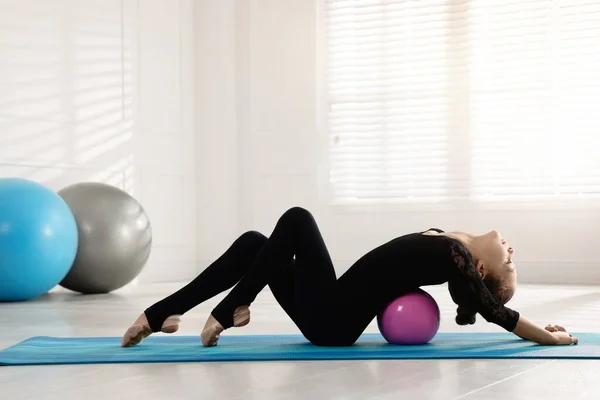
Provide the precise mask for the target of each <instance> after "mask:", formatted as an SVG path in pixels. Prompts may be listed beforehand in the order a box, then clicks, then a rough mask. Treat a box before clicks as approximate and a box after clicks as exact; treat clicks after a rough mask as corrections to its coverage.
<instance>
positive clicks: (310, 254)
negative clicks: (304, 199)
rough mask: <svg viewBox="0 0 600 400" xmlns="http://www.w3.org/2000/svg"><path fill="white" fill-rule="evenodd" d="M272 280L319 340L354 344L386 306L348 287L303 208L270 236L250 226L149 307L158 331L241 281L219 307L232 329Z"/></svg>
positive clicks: (281, 299)
mask: <svg viewBox="0 0 600 400" xmlns="http://www.w3.org/2000/svg"><path fill="white" fill-rule="evenodd" d="M234 285H235V287H234ZM266 285H269V287H270V288H271V291H272V293H273V295H274V297H275V299H276V300H277V302H278V303H279V304H280V305H281V307H282V308H283V309H284V310H285V312H286V313H287V314H288V315H289V316H290V318H291V319H292V320H293V321H294V323H295V324H296V325H297V326H298V328H299V329H300V331H301V332H302V334H303V335H304V336H305V337H306V338H307V339H308V340H309V341H311V342H312V343H314V344H316V345H322V346H346V345H351V344H352V343H354V342H355V341H356V340H357V339H358V337H359V336H360V335H361V334H362V332H363V331H364V329H365V328H366V327H367V325H368V324H369V323H370V322H371V321H372V319H373V318H374V317H375V316H376V313H377V311H378V309H377V308H376V307H365V303H362V302H359V301H357V299H359V298H360V297H356V296H348V295H346V294H345V293H342V291H341V290H340V285H339V284H338V281H337V278H336V274H335V270H334V268H333V263H332V261H331V258H330V256H329V252H328V251H327V247H326V246H325V243H324V241H323V237H322V236H321V233H320V231H319V229H318V227H317V224H316V222H315V220H314V218H313V216H312V215H311V214H310V212H308V211H307V210H305V209H303V208H299V207H296V208H292V209H290V210H288V211H287V212H285V213H284V214H283V215H282V216H281V218H280V219H279V221H278V222H277V225H276V226H275V229H274V230H273V233H272V235H271V236H270V237H269V238H267V237H265V236H264V235H262V234H261V233H258V232H254V231H251V232H246V233H244V234H243V235H242V236H240V237H239V238H238V239H237V240H236V241H235V242H234V243H233V244H232V245H231V247H230V248H229V249H228V250H227V251H226V252H225V253H224V254H223V255H222V256H221V257H219V258H218V259H217V260H216V261H215V262H214V263H212V264H211V265H210V266H209V267H208V268H206V269H205V270H204V271H203V272H202V273H201V274H200V275H199V276H198V277H196V278H195V279H194V280H193V281H192V282H190V283H189V284H187V285H186V286H185V287H183V288H182V289H180V290H179V291H177V292H176V293H174V294H172V295H170V296H168V297H167V298H165V299H163V300H161V301H159V302H158V303H156V304H154V305H152V306H151V307H149V308H148V309H147V310H146V311H145V313H146V316H147V318H148V321H149V323H150V328H151V329H152V331H153V332H157V331H160V328H161V325H162V323H163V321H164V320H165V319H166V318H167V317H168V316H170V315H174V314H178V315H182V314H184V313H186V312H187V311H189V310H191V309H192V308H193V307H195V306H196V305H198V304H200V303H202V302H204V301H205V300H207V299H209V298H211V297H213V296H215V295H217V294H219V293H221V292H223V291H225V290H227V289H230V288H231V287H233V289H232V290H231V292H229V294H228V295H227V296H226V297H225V298H224V299H223V300H222V301H221V302H220V303H219V304H218V305H217V306H216V307H215V309H214V310H213V312H212V314H213V316H214V317H215V318H216V319H217V321H219V322H220V323H221V324H222V325H223V327H224V328H229V327H231V326H232V325H233V312H234V310H235V309H236V308H237V307H239V306H242V305H250V304H251V303H252V302H253V301H254V299H255V298H256V296H257V295H258V293H259V292H260V291H261V290H262V289H263V288H264V287H265V286H266Z"/></svg>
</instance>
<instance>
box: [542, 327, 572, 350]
mask: <svg viewBox="0 0 600 400" xmlns="http://www.w3.org/2000/svg"><path fill="white" fill-rule="evenodd" d="M545 329H546V330H547V331H548V332H551V333H552V336H554V338H555V340H556V344H557V345H565V344H577V343H579V339H577V338H576V337H573V335H571V334H570V333H569V332H567V330H566V329H565V328H563V327H562V326H560V325H547V326H546V328H545Z"/></svg>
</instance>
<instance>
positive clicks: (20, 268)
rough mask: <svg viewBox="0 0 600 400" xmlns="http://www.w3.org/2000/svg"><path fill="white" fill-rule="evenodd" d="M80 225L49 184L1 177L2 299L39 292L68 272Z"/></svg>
mask: <svg viewBox="0 0 600 400" xmlns="http://www.w3.org/2000/svg"><path fill="white" fill-rule="evenodd" d="M77 244H78V237H77V224H76V223H75V217H74V216H73V213H72V212H71V210H70V208H69V206H68V205H67V203H65V201H64V200H63V199H62V198H61V197H60V196H59V195H58V194H57V193H55V192H53V191H52V190H50V189H48V188H47V187H45V186H43V185H41V184H39V183H36V182H33V181H30V180H27V179H20V178H0V301H24V300H29V299H32V298H35V297H38V296H41V295H43V294H45V293H46V292H48V291H49V290H50V289H52V288H53V287H54V286H56V285H57V284H58V283H59V282H60V281H61V280H62V279H63V278H64V277H65V276H66V275H67V273H68V272H69V270H70V268H71V266H72V265H73V261H74V260H75V255H76V254H77Z"/></svg>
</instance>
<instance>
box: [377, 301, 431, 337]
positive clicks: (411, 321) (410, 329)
mask: <svg viewBox="0 0 600 400" xmlns="http://www.w3.org/2000/svg"><path fill="white" fill-rule="evenodd" d="M377 326H378V327H379V331H380V332H381V334H382V335H383V337H384V338H385V340H387V341H388V342H389V343H391V344H403V345H416V344H425V343H428V342H429V341H430V340H431V339H433V337H434V336H435V335H436V333H437V331H438V329H439V327H440V309H439V307H438V305H437V303H436V302H435V300H434V299H433V297H431V296H430V295H429V293H427V292H425V291H424V290H421V289H418V290H416V291H413V292H409V293H406V294H404V295H402V296H400V297H398V298H397V299H396V300H394V301H392V302H391V303H390V304H388V305H387V306H386V307H385V309H384V310H383V311H381V312H380V313H379V314H378V315H377Z"/></svg>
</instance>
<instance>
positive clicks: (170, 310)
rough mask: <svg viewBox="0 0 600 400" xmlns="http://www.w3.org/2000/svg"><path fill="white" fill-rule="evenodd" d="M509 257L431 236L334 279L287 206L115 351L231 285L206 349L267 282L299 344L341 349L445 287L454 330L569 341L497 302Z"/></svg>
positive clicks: (506, 293) (302, 221)
mask: <svg viewBox="0 0 600 400" xmlns="http://www.w3.org/2000/svg"><path fill="white" fill-rule="evenodd" d="M513 254H514V250H513V248H512V247H510V246H509V245H508V243H507V242H506V240H504V239H503V238H502V237H501V236H500V234H499V233H498V232H496V231H491V232H489V233H487V234H485V235H481V236H475V235H472V234H468V233H462V232H452V233H445V232H443V231H441V230H439V229H430V230H428V231H425V232H419V233H412V234H408V235H404V236H401V237H398V238H395V239H393V240H391V241H389V242H387V243H385V244H383V245H381V246H379V247H377V248H375V249H374V250H372V251H370V252H368V253H367V254H365V255H364V256H363V257H361V258H360V259H359V260H358V261H357V262H356V263H355V264H354V265H353V266H352V267H351V268H350V269H349V270H348V271H347V272H346V273H344V274H343V275H342V276H341V277H340V278H339V279H338V278H336V275H335V271H334V268H333V264H332V261H331V258H330V256H329V253H328V251H327V248H326V246H325V243H324V241H323V238H322V236H321V233H320V232H319V229H318V227H317V224H316V222H315V220H314V218H313V216H312V215H311V213H310V212H308V211H307V210H305V209H303V208H300V207H295V208H292V209H290V210H288V211H286V212H285V213H284V214H283V215H282V216H281V218H280V219H279V221H278V222H277V224H276V226H275V229H274V230H273V233H272V234H271V236H270V237H269V238H267V237H265V236H264V235H262V234H260V233H258V232H247V233H245V234H243V235H242V236H241V237H240V238H238V239H237V240H236V241H235V242H234V243H233V245H232V246H231V247H230V248H229V249H228V250H227V251H226V252H225V253H224V254H223V255H222V256H221V257H219V258H218V259H217V260H216V261H215V262H214V263H213V264H211V265H210V266H209V267H208V268H207V269H206V270H204V271H203V272H202V273H201V274H200V275H199V276H198V277H197V278H196V279H194V280H193V281H192V282H190V283H189V284H187V285H186V286H185V287H183V288H181V289H180V290H179V291H177V292H175V293H173V294H172V295H170V296H168V297H166V298H165V299H163V300H161V301H159V302H158V303H156V304H154V305H152V306H151V307H149V308H148V309H147V310H145V311H144V313H142V314H141V315H140V317H139V318H138V319H137V320H136V321H135V322H134V323H133V325H132V326H131V327H129V329H128V330H127V332H126V333H125V335H124V336H123V338H122V343H121V345H122V346H124V347H128V346H134V345H136V344H138V343H140V342H141V341H142V340H143V339H144V338H145V337H147V336H148V335H150V334H151V333H153V332H159V331H162V332H165V333H173V332H176V331H177V330H178V328H179V317H180V316H181V315H183V314H185V313H186V312H187V311H189V310H191V309H192V308H193V307H195V306H196V305H198V304H200V303H202V302H203V301H206V300H207V299H210V298H211V297H213V296H215V295H217V294H219V293H221V292H223V291H225V290H228V289H230V288H232V287H233V289H232V290H231V291H230V292H229V293H228V294H227V296H226V297H225V298H224V299H223V300H222V301H221V302H220V303H219V304H218V305H217V306H216V307H215V308H214V310H213V311H212V313H211V315H210V316H209V318H208V320H207V321H206V324H205V326H204V329H203V331H202V334H201V338H202V343H203V345H204V346H214V345H216V344H217V341H218V340H219V337H220V334H221V332H223V331H224V330H225V329H228V328H231V327H241V326H244V325H246V324H248V323H249V322H250V310H249V307H250V305H251V304H252V302H253V301H254V299H255V298H256V296H257V295H258V293H259V292H260V291H261V290H262V289H263V288H264V287H265V286H266V285H269V287H270V288H271V291H272V293H273V295H274V297H275V299H276V300H277V302H278V303H279V304H280V305H281V307H282V308H283V309H284V310H285V312H286V313H287V314H288V315H289V316H290V318H291V319H292V320H293V321H294V323H295V324H296V325H297V326H298V328H299V329H300V331H301V332H302V334H303V335H304V336H305V337H306V339H308V340H309V341H310V342H312V343H313V344H315V345H318V346H349V345H352V344H353V343H354V342H355V341H356V340H357V339H358V338H359V336H360V335H361V334H362V333H363V331H364V330H365V328H366V327H367V325H368V324H369V323H370V322H371V321H372V320H373V319H374V318H375V317H376V316H377V314H378V313H379V312H380V311H381V310H382V309H383V308H384V307H385V306H386V305H387V304H388V303H389V302H390V301H392V300H394V299H395V298H397V297H399V296H400V295H402V294H404V293H406V292H409V291H413V290H415V289H417V288H419V287H421V286H427V285H436V284H443V283H445V282H448V285H449V290H450V294H451V296H452V299H453V300H454V302H455V303H457V304H458V310H457V316H456V322H457V323H458V324H461V325H466V324H474V323H475V314H476V313H479V314H481V315H482V316H483V318H484V319H485V320H486V321H488V322H491V323H495V324H498V325H499V326H501V327H503V328H504V329H506V330H507V331H509V332H513V333H514V334H515V335H517V336H519V337H521V338H523V339H527V340H531V341H534V342H537V343H539V344H544V345H565V344H576V343H577V342H578V339H577V338H575V337H573V336H572V335H570V334H569V333H568V332H566V331H565V329H564V328H562V327H560V326H553V325H548V326H546V327H545V328H541V327H539V326H537V325H535V324H533V323H532V322H530V321H529V320H527V319H526V318H524V317H523V316H521V315H520V314H519V313H518V312H517V311H514V310H512V309H510V308H508V307H506V306H505V305H504V304H506V303H507V302H508V301H509V300H510V299H511V297H512V296H513V294H514V291H515V286H516V276H517V273H516V270H515V266H514V264H513V259H512V257H513Z"/></svg>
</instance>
